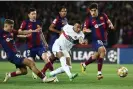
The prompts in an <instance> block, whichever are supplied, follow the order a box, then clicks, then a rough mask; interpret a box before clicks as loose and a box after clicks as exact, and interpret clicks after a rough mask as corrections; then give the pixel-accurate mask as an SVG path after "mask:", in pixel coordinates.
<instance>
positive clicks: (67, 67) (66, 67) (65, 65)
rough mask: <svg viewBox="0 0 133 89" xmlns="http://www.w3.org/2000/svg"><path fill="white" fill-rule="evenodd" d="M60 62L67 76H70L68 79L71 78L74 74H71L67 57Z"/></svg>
mask: <svg viewBox="0 0 133 89" xmlns="http://www.w3.org/2000/svg"><path fill="white" fill-rule="evenodd" d="M60 62H61V66H62V68H63V69H64V71H65V72H66V74H67V75H68V77H71V76H72V74H71V72H70V69H69V66H68V65H67V64H66V57H61V58H60Z"/></svg>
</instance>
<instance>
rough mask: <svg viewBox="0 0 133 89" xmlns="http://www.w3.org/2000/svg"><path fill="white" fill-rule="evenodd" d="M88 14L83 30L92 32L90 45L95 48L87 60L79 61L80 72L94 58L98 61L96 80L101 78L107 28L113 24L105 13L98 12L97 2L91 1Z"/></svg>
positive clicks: (112, 27)
mask: <svg viewBox="0 0 133 89" xmlns="http://www.w3.org/2000/svg"><path fill="white" fill-rule="evenodd" d="M89 9H90V15H88V16H87V18H86V20H85V23H84V28H83V31H84V32H91V33H92V46H93V48H94V49H95V53H94V55H93V56H91V57H90V58H89V59H88V60H87V61H85V62H83V63H81V67H82V72H84V71H85V70H86V66H87V65H89V64H90V63H92V62H94V61H95V60H97V61H98V73H97V78H98V80H100V79H102V78H103V75H102V65H103V59H104V57H105V55H106V48H105V46H106V45H107V28H108V27H109V28H111V29H114V26H113V24H112V22H111V21H110V19H109V18H108V16H107V15H106V14H105V13H99V12H98V4H97V3H92V4H91V5H90V6H89Z"/></svg>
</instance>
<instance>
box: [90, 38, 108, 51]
mask: <svg viewBox="0 0 133 89" xmlns="http://www.w3.org/2000/svg"><path fill="white" fill-rule="evenodd" d="M101 46H104V47H106V46H107V41H101V40H97V41H93V42H92V47H93V48H94V51H98V48H99V47H101Z"/></svg>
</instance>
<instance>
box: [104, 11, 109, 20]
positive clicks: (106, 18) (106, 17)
mask: <svg viewBox="0 0 133 89" xmlns="http://www.w3.org/2000/svg"><path fill="white" fill-rule="evenodd" d="M103 15H104V16H105V20H106V21H108V19H109V18H108V16H107V15H106V14H105V13H103Z"/></svg>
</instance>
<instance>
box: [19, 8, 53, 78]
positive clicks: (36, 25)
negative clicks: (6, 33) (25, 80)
mask: <svg viewBox="0 0 133 89" xmlns="http://www.w3.org/2000/svg"><path fill="white" fill-rule="evenodd" d="M36 16H37V11H36V9H35V8H30V9H29V11H28V17H29V19H27V20H24V21H23V22H22V24H21V26H20V29H19V31H20V32H21V31H23V30H24V29H26V30H27V31H28V30H31V29H32V30H34V31H38V32H36V33H32V34H30V35H29V36H28V37H27V40H26V43H27V45H28V47H27V57H28V58H29V59H31V60H33V59H34V58H35V57H36V55H38V56H40V57H41V59H43V60H44V61H45V63H46V65H45V66H46V67H47V68H48V69H49V70H51V71H53V65H52V63H51V62H50V60H49V57H48V53H47V47H48V44H47V42H46V40H45V38H44V35H43V33H42V27H41V23H40V21H39V20H37V19H36ZM44 45H45V47H44ZM33 61H34V60H33ZM43 73H44V72H43ZM32 77H33V78H34V79H36V78H37V76H36V75H35V74H34V73H32Z"/></svg>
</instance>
